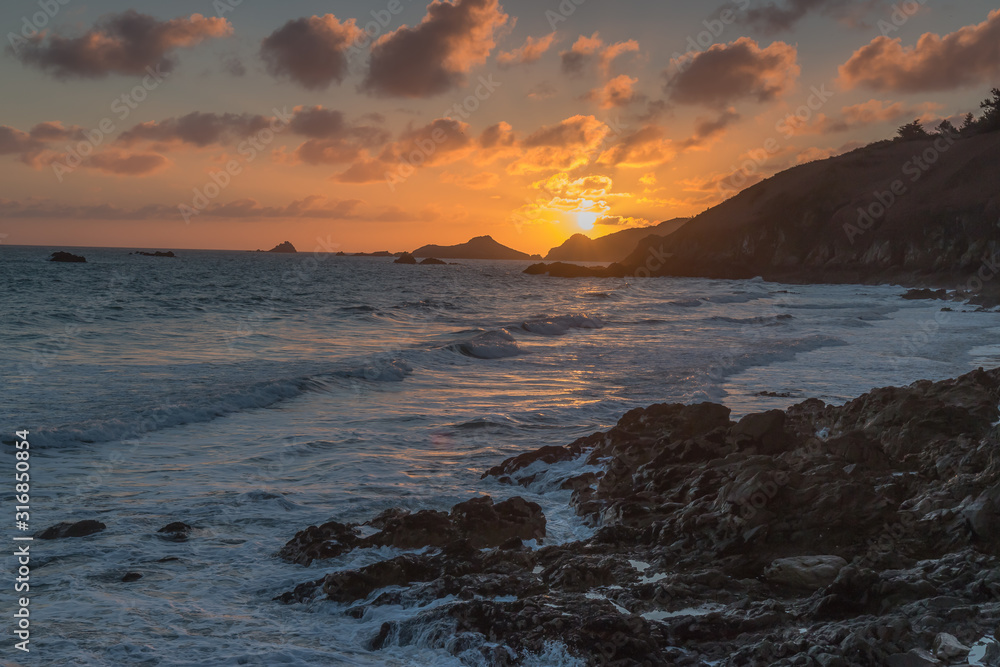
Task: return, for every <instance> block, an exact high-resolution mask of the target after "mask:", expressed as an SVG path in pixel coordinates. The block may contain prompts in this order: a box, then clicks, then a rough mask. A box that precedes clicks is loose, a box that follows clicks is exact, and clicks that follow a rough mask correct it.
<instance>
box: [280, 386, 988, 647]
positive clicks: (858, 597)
mask: <svg viewBox="0 0 1000 667" xmlns="http://www.w3.org/2000/svg"><path fill="white" fill-rule="evenodd" d="M998 405H1000V369H995V370H991V371H984V370H982V369H980V370H978V371H973V372H971V373H967V374H965V375H963V376H961V377H959V378H957V379H954V380H946V381H942V382H930V381H919V382H916V383H913V384H912V385H909V386H908V387H903V388H893V387H889V388H882V389H876V390H873V391H871V392H869V393H867V394H865V395H863V396H861V397H858V398H856V399H855V400H853V401H850V402H848V403H847V404H845V405H843V406H830V405H825V404H824V403H822V402H821V401H819V400H817V399H810V400H807V401H804V402H802V403H799V404H797V405H795V406H792V407H790V408H788V409H787V410H784V411H781V410H771V411H769V412H766V413H760V414H752V415H747V416H745V417H743V418H742V419H740V420H739V421H738V422H733V421H731V420H730V419H729V417H730V411H729V409H728V408H726V407H724V406H721V405H717V404H711V403H702V404H697V405H682V404H659V405H653V406H650V407H648V408H638V409H635V410H631V411H630V412H628V413H627V414H626V415H624V416H623V417H622V418H621V420H620V421H619V422H618V424H617V425H616V426H615V427H614V428H612V429H611V430H610V431H607V432H605V433H595V434H593V435H591V436H587V437H584V438H580V439H578V440H577V441H575V442H573V443H572V444H570V445H567V446H563V447H543V448H542V449H540V450H536V451H533V452H525V453H523V454H520V455H518V456H516V457H513V458H510V459H508V460H506V461H505V462H503V463H501V464H500V465H498V466H496V467H494V468H492V469H490V470H489V471H487V472H486V473H485V474H484V475H483V477H484V478H485V477H487V476H492V477H494V478H496V479H498V480H499V481H500V482H502V483H507V484H510V485H512V486H514V487H517V486H523V487H528V486H530V485H532V484H534V483H538V482H541V481H543V480H544V482H545V484H546V485H553V484H555V485H556V488H561V489H564V490H569V491H572V499H571V500H570V505H571V506H572V507H573V508H574V509H575V511H576V513H577V514H578V515H580V516H581V517H582V518H583V519H584V520H585V521H587V522H588V523H590V524H591V525H592V526H594V527H595V528H596V533H595V534H594V536H593V537H591V538H589V539H586V540H583V541H579V542H572V543H568V544H559V545H548V546H546V545H544V540H543V539H542V538H541V536H544V534H545V517H544V515H543V514H542V513H541V508H540V507H539V506H538V505H535V504H534V503H529V502H526V501H524V500H522V499H520V498H519V497H516V496H515V497H514V498H511V499H509V500H507V501H504V502H503V503H496V504H494V503H493V501H492V499H489V498H488V497H480V498H478V499H474V500H471V501H466V502H465V503H460V504H459V505H456V506H455V508H453V510H452V511H451V512H450V513H444V512H432V511H421V512H417V513H414V514H409V513H407V512H403V511H393V510H390V511H388V512H385V513H383V514H382V515H380V516H379V517H376V518H375V519H373V520H372V521H369V522H366V523H365V524H360V525H359V524H350V525H344V524H338V523H330V524H325V525H324V526H321V527H310V528H309V529H307V530H306V531H301V532H299V533H298V534H297V535H296V536H295V538H293V539H292V540H291V541H290V542H289V543H288V544H287V545H286V546H285V547H284V548H283V549H282V551H281V554H280V555H281V557H283V558H284V559H286V560H290V561H293V562H295V561H297V562H300V563H301V564H305V563H306V562H312V561H313V559H314V558H315V559H318V560H316V562H313V563H312V565H311V567H309V573H310V574H312V575H313V578H312V580H311V581H309V582H307V583H304V584H301V585H300V586H298V587H297V588H296V589H295V590H294V591H289V592H287V593H285V594H284V595H282V596H280V597H279V598H276V599H280V600H281V601H282V602H284V603H298V602H306V601H310V600H313V599H317V598H322V597H326V598H328V599H332V600H334V601H336V602H338V603H340V604H342V605H345V606H346V607H345V610H344V613H345V614H347V615H350V616H353V617H356V618H359V617H361V616H362V615H364V614H365V613H366V611H367V610H368V609H370V608H373V607H378V606H380V605H385V604H392V605H403V606H406V607H410V606H422V605H425V604H428V603H430V602H437V604H435V605H433V607H432V608H429V609H428V610H427V611H423V612H420V613H419V614H418V615H417V616H416V617H415V618H414V619H412V620H410V621H406V622H404V623H387V624H385V625H384V626H383V627H382V630H381V632H380V633H379V634H378V635H377V636H375V637H372V638H371V644H370V647H371V649H372V650H375V651H377V650H379V649H381V648H383V647H385V646H388V645H395V644H408V643H421V644H422V645H428V644H429V645H431V646H434V647H435V648H444V649H446V650H448V651H450V652H451V653H453V654H454V655H466V656H472V655H475V656H476V657H477V659H479V660H484V661H485V664H490V665H517V664H522V661H523V660H524V659H525V658H526V656H529V655H535V656H538V655H543V654H544V655H548V656H550V658H549V659H553V658H551V656H553V655H557V654H558V655H561V656H564V657H566V659H569V658H568V657H569V656H575V657H576V658H577V659H579V660H581V661H582V663H581V664H586V665H609V664H645V665H706V664H719V665H750V664H776V665H793V664H821V665H885V664H889V665H910V664H935V663H933V662H926V663H924V662H915V661H916V660H918V659H919V660H925V659H926V660H935V659H938V658H934V657H933V656H935V655H936V656H939V657H940V658H947V659H951V660H954V661H956V662H954V663H953V664H968V663H967V662H966V661H965V656H966V655H967V654H968V650H969V649H974V650H975V651H976V652H980V653H981V652H983V651H986V650H988V651H989V652H990V653H989V654H988V655H989V656H990V657H991V658H995V659H997V660H1000V644H998V643H997V642H996V640H997V639H1000V457H998V456H997V454H998V453H1000V444H998V440H997V438H998V437H1000V434H998V433H996V427H995V422H997V420H998V419H1000V408H998ZM566 461H578V462H586V463H587V464H589V465H590V466H599V467H600V468H601V469H603V473H594V472H585V473H583V474H574V473H565V472H564V473H562V475H563V476H564V477H565V478H564V479H563V478H560V479H552V478H546V476H547V475H548V474H549V471H550V470H551V469H552V468H553V466H554V464H557V463H560V462H566ZM557 467H558V466H557ZM562 469H563V470H565V469H566V467H565V466H563V467H562ZM533 540H538V542H539V544H537V545H534V546H535V547H536V548H531V547H529V545H526V544H525V542H529V543H530V542H532V541H533ZM365 545H369V546H374V545H393V546H396V547H398V548H401V549H422V551H420V552H419V553H405V554H404V555H401V556H398V557H396V558H393V559H391V560H388V561H383V562H380V563H376V564H374V565H369V566H367V567H364V568H361V569H359V570H350V571H339V572H334V573H330V574H325V575H324V576H320V575H323V573H322V559H323V558H330V557H333V556H334V555H339V554H342V553H345V552H347V551H350V550H352V549H354V548H361V547H362V546H365ZM303 575H304V576H303V579H306V578H307V576H308V575H306V572H305V571H303ZM316 576H320V578H318V579H317V578H315V577H316ZM387 586H388V587H389V588H386V587H387ZM448 596H454V598H450V599H449V600H445V598H448ZM429 627H434V628H438V629H440V628H447V631H442V632H437V631H435V632H431V633H429V634H428V632H426V630H427V628H429ZM422 629H423V630H422ZM453 635H454V638H452V637H453ZM553 660H554V659H553ZM620 661H621V662H620ZM942 664H948V663H947V661H945V662H943V663H942ZM985 664H995V663H994V662H988V663H985Z"/></svg>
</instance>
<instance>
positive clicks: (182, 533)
mask: <svg viewBox="0 0 1000 667" xmlns="http://www.w3.org/2000/svg"><path fill="white" fill-rule="evenodd" d="M192 530H194V529H193V528H192V527H191V526H189V525H187V524H186V523H184V522H183V521H174V522H173V523H168V524H167V525H166V526H164V527H163V528H160V529H159V530H158V531H156V532H157V534H159V535H160V537H162V538H163V539H165V540H170V541H172V542H183V541H185V540H187V539H188V537H189V536H190V534H191V531H192Z"/></svg>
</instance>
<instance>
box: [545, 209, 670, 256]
mask: <svg viewBox="0 0 1000 667" xmlns="http://www.w3.org/2000/svg"><path fill="white" fill-rule="evenodd" d="M687 221H688V218H674V219H673V220H667V221H666V222H661V223H660V224H658V225H653V226H651V227H638V228H635V229H623V230H622V231H620V232H614V233H613V234H608V235H607V236H601V237H600V238H596V239H592V238H590V237H588V236H584V235H583V234H574V235H573V236H571V237H570V238H569V239H568V240H567V241H566V242H565V243H563V244H562V245H560V246H558V247H556V248H553V249H552V250H550V251H549V254H548V255H546V256H545V259H546V261H557V262H616V261H618V260H620V259H621V258H622V257H625V256H626V255H627V254H628V253H630V252H631V251H632V250H634V249H635V247H636V245H637V244H638V243H639V241H641V240H642V239H644V238H646V237H647V236H649V235H650V234H656V235H659V236H666V235H668V234H671V233H673V232H674V231H676V230H677V229H679V228H680V227H681V226H682V225H683V224H684V223H685V222H687Z"/></svg>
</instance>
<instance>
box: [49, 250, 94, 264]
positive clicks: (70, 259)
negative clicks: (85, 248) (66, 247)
mask: <svg viewBox="0 0 1000 667" xmlns="http://www.w3.org/2000/svg"><path fill="white" fill-rule="evenodd" d="M49 261H50V262H64V263H67V264H85V263H86V262H87V258H86V257H84V256H82V255H74V254H73V253H69V252H63V251H62V250H59V251H57V252H54V253H52V256H51V257H49Z"/></svg>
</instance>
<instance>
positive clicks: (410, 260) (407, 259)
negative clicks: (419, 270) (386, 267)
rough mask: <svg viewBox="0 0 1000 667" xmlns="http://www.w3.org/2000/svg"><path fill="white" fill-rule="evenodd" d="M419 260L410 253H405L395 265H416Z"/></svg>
mask: <svg viewBox="0 0 1000 667" xmlns="http://www.w3.org/2000/svg"><path fill="white" fill-rule="evenodd" d="M416 263H417V259H416V258H415V257H414V256H413V255H411V254H410V253H408V252H404V253H403V254H402V255H400V256H399V258H398V259H397V260H396V261H394V262H393V264H416Z"/></svg>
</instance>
